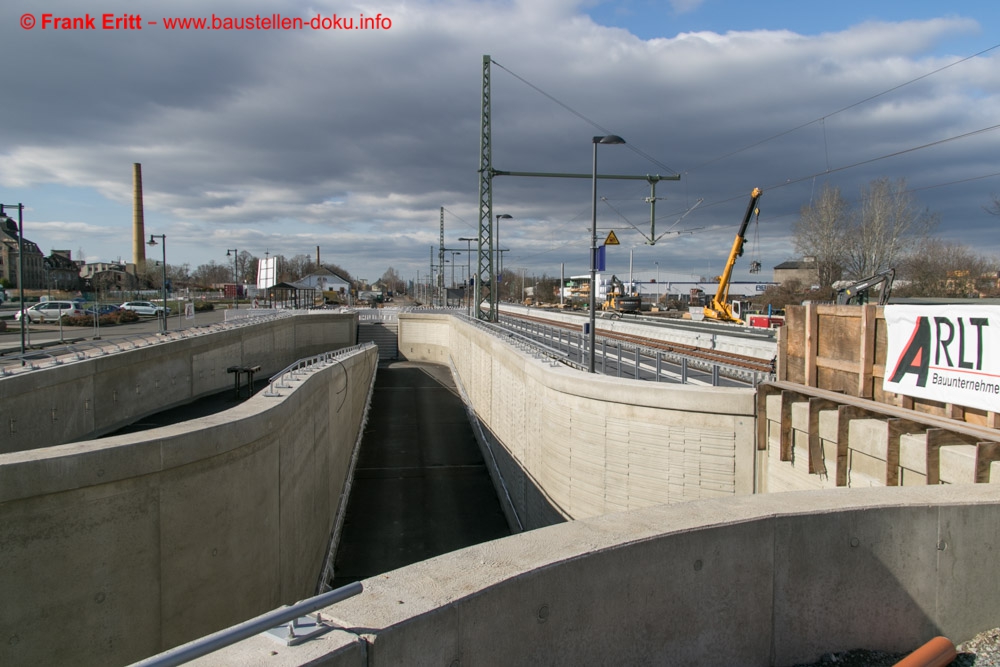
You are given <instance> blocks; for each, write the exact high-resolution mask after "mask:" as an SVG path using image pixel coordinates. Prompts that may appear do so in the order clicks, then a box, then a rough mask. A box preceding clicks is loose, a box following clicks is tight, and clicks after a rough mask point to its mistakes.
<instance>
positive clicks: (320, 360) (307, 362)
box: [264, 342, 377, 396]
mask: <svg viewBox="0 0 1000 667" xmlns="http://www.w3.org/2000/svg"><path fill="white" fill-rule="evenodd" d="M371 347H377V346H376V345H375V343H372V342H368V343H358V344H357V345H352V346H350V347H343V348H340V349H339V350H330V351H328V352H322V353H320V354H314V355H313V356H311V357H303V358H302V359H299V360H297V361H294V362H292V363H291V364H289V365H288V366H286V367H285V368H283V369H282V370H280V371H278V372H277V373H275V374H274V375H272V376H271V379H269V380H268V388H267V389H266V390H265V391H264V395H265V396H280V395H281V394H279V393H278V392H276V391H275V388H278V389H287V388H288V387H289V385H285V384H282V382H284V381H285V380H287V379H293V380H294V379H295V374H296V373H297V372H299V371H304V370H307V369H308V368H309V367H310V366H315V365H317V364H325V363H329V362H331V361H338V360H339V359H340V358H341V357H346V356H349V355H352V354H354V353H356V352H360V351H362V350H366V349H368V348H371ZM289 376H291V377H290V378H289Z"/></svg>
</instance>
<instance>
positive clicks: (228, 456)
mask: <svg viewBox="0 0 1000 667" xmlns="http://www.w3.org/2000/svg"><path fill="white" fill-rule="evenodd" d="M316 322H317V323H318V320H317V321H316ZM282 335H292V333H291V332H290V331H287V330H286V333H285V334H282ZM208 347H211V346H210V345H209V346H207V347H206V349H205V353H206V354H208V353H209V350H208ZM162 354H163V355H166V357H167V359H168V360H172V359H173V358H174V357H173V356H172V354H173V353H171V352H163V353H162ZM377 354H378V353H377V349H376V348H375V347H374V346H371V347H368V348H365V349H362V350H359V351H357V352H354V353H353V354H345V356H343V357H341V358H340V360H339V361H337V362H334V363H331V364H327V365H315V366H311V367H309V370H308V371H305V372H302V373H300V374H299V376H298V380H299V381H298V382H296V383H294V389H283V390H281V391H280V392H279V393H280V394H281V395H267V393H265V392H261V393H258V394H257V395H255V396H254V397H253V398H251V399H248V400H247V401H245V402H243V403H241V404H239V405H238V406H236V407H234V408H231V409H230V410H227V411H225V412H222V413H218V414H215V415H212V416H209V417H204V418H201V419H196V420H192V421H189V422H183V423H180V424H176V425H173V426H167V427H163V428H159V429H153V430H149V431H143V432H140V433H133V434H129V435H122V436H115V437H109V438H105V439H103V440H92V441H85V442H76V443H72V444H64V445H57V446H52V447H46V448H41V449H33V450H27V451H21V452H14V453H8V454H2V455H0V591H3V596H4V603H3V604H2V605H0V637H2V638H3V641H0V664H4V665H15V664H39V665H41V664H73V665H116V664H126V663H130V662H133V661H136V660H139V659H142V658H144V657H147V656H149V655H152V654H155V653H158V652H160V651H162V650H165V649H167V648H170V647H172V646H175V645H178V644H180V643H183V642H186V641H189V640H191V639H194V638H197V637H201V636H203V635H205V634H208V633H210V632H213V631H215V630H218V629H221V628H223V627H228V626H229V625H232V624H234V623H237V622H240V621H243V620H246V619H247V618H249V617H252V616H254V615H256V614H259V613H262V612H264V611H268V610H270V609H273V608H274V607H277V606H280V605H282V604H286V603H291V602H295V601H296V600H299V599H302V598H305V597H308V596H310V595H313V594H314V593H315V592H316V586H317V583H318V577H319V573H320V572H321V571H322V567H323V561H324V558H325V556H326V554H327V549H328V546H329V539H330V535H331V532H332V528H333V525H334V520H335V517H336V516H337V514H338V512H339V510H340V508H341V507H342V506H343V504H344V503H346V497H345V496H343V491H344V487H345V483H346V482H347V479H348V476H349V474H350V467H351V460H352V456H353V453H354V451H355V447H356V444H357V442H358V438H359V433H360V429H361V425H362V423H363V416H364V412H365V410H366V407H367V404H368V398H369V394H370V390H371V385H372V380H373V378H374V373H375V368H376V364H377ZM143 358H144V357H143ZM175 363H178V364H181V361H180V360H179V359H178V360H177V361H176V362H175ZM271 363H272V364H273V363H276V362H275V361H274V360H273V359H272V361H271ZM282 363H283V365H287V362H282ZM73 372H74V373H76V372H78V371H77V370H76V369H73ZM37 377H42V374H38V376H37ZM229 379H230V381H231V378H229ZM56 625H58V628H56V627H55V626H56Z"/></svg>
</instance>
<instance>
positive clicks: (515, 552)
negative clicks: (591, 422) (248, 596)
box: [203, 484, 1000, 667]
mask: <svg viewBox="0 0 1000 667" xmlns="http://www.w3.org/2000/svg"><path fill="white" fill-rule="evenodd" d="M998 512H1000V497H998V496H997V494H996V491H995V487H992V486H991V485H986V484H980V485H967V486H935V487H923V488H891V489H833V490H825V491H815V492H796V493H787V494H770V495H764V496H750V497H731V498H720V499H713V500H702V501H693V502H690V503H684V504H677V505H661V506H657V507H651V508H646V509H641V510H635V511H631V512H628V513H622V514H611V515H606V516H602V517H595V518H591V519H585V520H581V521H574V522H569V523H564V524H559V525H556V526H550V527H548V528H542V529H539V530H536V531H531V532H527V533H522V534H519V535H515V536H512V537H509V538H505V539H502V540H498V541H495V542H489V543H486V544H482V545H478V546H475V547H470V548H468V549H463V550H461V551H457V552H453V553H450V554H447V555H444V556H440V557H438V558H434V559H431V560H427V561H423V562H421V563H417V564H415V565H411V566H409V567H406V568H403V569H400V570H397V571H394V572H390V573H388V574H385V575H382V576H378V577H373V578H371V579H368V580H365V582H364V586H365V590H364V592H363V593H362V594H361V595H359V596H357V597H355V598H351V599H349V600H346V601H344V602H341V603H339V604H337V605H334V606H332V607H329V608H327V609H325V610H324V611H323V614H324V617H326V618H332V619H333V620H334V622H336V623H337V624H338V625H339V626H340V627H342V628H343V629H344V631H345V632H348V633H354V634H355V635H356V636H357V638H358V640H359V641H363V642H364V643H365V644H367V647H366V650H365V651H360V652H358V651H355V650H353V648H354V647H353V645H352V644H350V642H348V641H347V640H346V639H345V638H343V637H340V638H338V639H336V640H330V642H329V644H328V646H327V647H326V648H328V649H330V650H329V652H328V653H326V654H324V653H323V650H324V647H323V646H322V645H319V644H317V645H313V646H309V645H308V644H309V643H308V642H307V643H306V644H304V645H302V646H301V647H300V648H295V647H293V648H279V649H276V648H275V647H274V643H273V641H272V640H270V639H266V638H263V637H259V636H258V637H255V638H252V639H249V640H247V641H244V642H242V643H240V644H238V645H236V646H233V647H231V648H229V649H226V650H224V651H220V652H218V653H216V654H214V655H213V656H211V662H204V663H203V664H214V665H245V664H270V663H269V662H266V661H265V660H266V656H268V655H270V653H271V652H275V653H276V654H277V655H276V656H275V659H276V660H280V663H277V664H281V665H306V664H308V665H333V666H337V667H348V666H351V667H354V666H357V667H360V666H362V665H363V666H364V667H378V666H380V665H404V664H405V665H459V664H461V665H536V664H544V665H595V664H603V665H610V664H626V665H628V664H644V665H719V666H726V667H729V666H731V665H741V666H742V667H756V666H758V665H759V666H775V665H776V666H779V667H781V666H787V665H793V664H796V663H803V662H814V661H817V660H819V658H820V657H821V656H822V655H823V654H825V653H830V652H836V651H843V650H848V649H853V648H860V647H865V648H869V649H873V650H884V651H894V652H902V651H908V650H912V649H913V648H915V647H917V646H919V645H921V644H922V643H923V642H925V641H926V640H927V639H928V638H930V637H933V636H936V635H939V634H940V635H944V636H947V637H949V638H950V639H952V640H953V641H955V642H956V643H958V642H961V641H964V640H967V639H969V638H971V637H973V636H974V635H976V634H977V633H978V632H981V631H983V630H986V629H990V628H993V627H996V626H997V625H1000V578H998V577H997V576H996V572H997V569H998V568H1000V553H998V552H997V550H996V545H997V544H998V543H1000V522H998V521H997V516H998ZM344 646H349V647H351V649H352V650H345V649H344ZM296 652H300V653H301V657H300V659H299V660H296ZM359 653H360V655H359Z"/></svg>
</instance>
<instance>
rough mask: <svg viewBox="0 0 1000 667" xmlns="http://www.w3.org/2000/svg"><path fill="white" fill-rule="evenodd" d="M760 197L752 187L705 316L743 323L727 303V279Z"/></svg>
mask: <svg viewBox="0 0 1000 667" xmlns="http://www.w3.org/2000/svg"><path fill="white" fill-rule="evenodd" d="M758 199H760V188H754V189H753V191H752V192H751V193H750V204H749V205H748V206H747V212H746V215H744V216H743V223H742V224H741V225H740V231H739V232H737V233H736V238H735V239H734V240H733V249H732V250H730V251H729V260H728V261H727V262H726V270H725V271H723V272H722V275H721V276H719V287H718V289H716V290H715V296H714V297H712V302H711V303H710V304H709V305H707V306H705V317H706V318H708V319H711V320H718V321H720V322H736V323H737V324H743V323H744V322H743V320H741V319H740V318H739V317H737V316H736V315H734V314H733V307H732V305H730V303H729V279H730V278H731V277H732V275H733V267H734V266H735V265H736V258H737V257H742V256H743V243H744V241H745V240H746V233H747V225H748V224H750V216H752V215H754V213H756V214H757V215H758V216H759V215H760V209H758V208H757V200H758Z"/></svg>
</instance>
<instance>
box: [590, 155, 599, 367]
mask: <svg viewBox="0 0 1000 667" xmlns="http://www.w3.org/2000/svg"><path fill="white" fill-rule="evenodd" d="M599 141H600V138H599V137H594V162H593V170H592V171H591V174H592V177H591V181H590V187H591V194H592V195H593V201H592V202H591V204H592V205H591V209H590V303H589V310H590V313H589V315H590V331H589V332H588V334H589V336H590V356H589V359H588V361H587V371H588V372H590V373H593V372H594V345H596V344H597V330H596V329H595V326H596V324H597V321H596V313H597V142H599Z"/></svg>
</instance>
